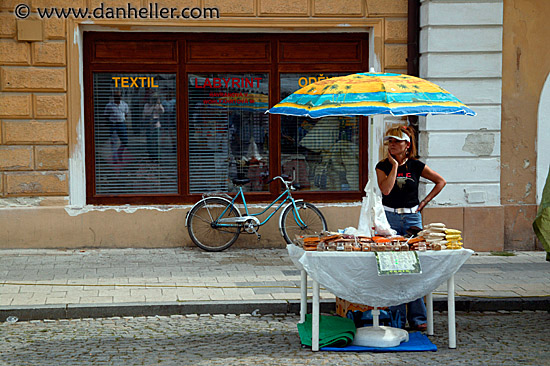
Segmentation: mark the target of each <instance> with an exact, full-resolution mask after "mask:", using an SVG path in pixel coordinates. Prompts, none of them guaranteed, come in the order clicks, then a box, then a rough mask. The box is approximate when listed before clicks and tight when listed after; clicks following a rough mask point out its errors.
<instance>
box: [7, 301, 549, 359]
mask: <svg viewBox="0 0 550 366" xmlns="http://www.w3.org/2000/svg"><path fill="white" fill-rule="evenodd" d="M298 320H299V317H298V316H296V315H280V316H278V315H263V316H251V315H250V314H245V315H209V314H203V315H187V316H182V315H175V316H171V317H135V318H134V317H124V318H104V319H76V320H75V319H73V320H55V321H54V320H50V321H48V320H33V321H30V322H18V323H13V324H10V323H2V324H0V333H1V334H2V337H0V364H1V365H17V366H22V365H253V364H258V365H404V364H408V365H458V364H460V365H518V364H521V365H534V366H535V365H536V366H540V365H550V350H549V347H548V339H549V336H550V331H549V329H550V314H549V313H547V312H542V311H536V312H529V311H524V312H503V311H501V312H498V313H495V312H486V313H457V332H458V343H457V345H458V348H457V349H455V350H451V349H448V347H447V332H446V313H437V312H436V314H435V330H436V335H435V336H433V337H431V340H432V342H433V343H435V344H436V345H437V347H438V351H437V352H419V353H367V352H363V353H346V352H317V353H312V352H311V350H309V349H302V348H301V347H300V341H299V338H298V331H297V328H296V324H297V322H298Z"/></svg>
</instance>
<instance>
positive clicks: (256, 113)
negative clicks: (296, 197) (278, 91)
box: [188, 73, 269, 193]
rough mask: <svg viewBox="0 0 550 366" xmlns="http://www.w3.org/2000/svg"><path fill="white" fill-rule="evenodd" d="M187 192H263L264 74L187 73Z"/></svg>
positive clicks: (265, 144) (265, 138) (265, 158)
mask: <svg viewBox="0 0 550 366" xmlns="http://www.w3.org/2000/svg"><path fill="white" fill-rule="evenodd" d="M188 88H189V192H190V193H202V192H208V191H223V192H233V191H235V190H236V187H234V186H233V182H232V180H233V179H234V178H248V179H250V183H248V184H246V185H245V186H244V187H243V189H244V190H245V191H267V189H268V187H267V185H266V182H267V180H268V176H269V170H268V166H269V146H268V142H269V116H268V115H266V114H265V111H266V110H267V108H268V92H269V75H268V74H264V73H223V74H222V73H212V74H208V73H200V74H189V75H188Z"/></svg>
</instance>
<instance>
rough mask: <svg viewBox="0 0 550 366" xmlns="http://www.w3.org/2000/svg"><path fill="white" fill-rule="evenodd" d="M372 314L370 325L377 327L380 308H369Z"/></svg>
mask: <svg viewBox="0 0 550 366" xmlns="http://www.w3.org/2000/svg"><path fill="white" fill-rule="evenodd" d="M371 314H372V326H373V327H379V326H380V309H378V308H377V307H375V308H374V309H372V310H371Z"/></svg>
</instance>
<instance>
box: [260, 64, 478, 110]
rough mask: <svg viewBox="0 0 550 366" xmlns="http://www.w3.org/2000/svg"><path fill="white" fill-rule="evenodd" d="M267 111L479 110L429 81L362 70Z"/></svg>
mask: <svg viewBox="0 0 550 366" xmlns="http://www.w3.org/2000/svg"><path fill="white" fill-rule="evenodd" d="M267 113H272V114H284V115H290V116H304V117H311V118H321V117H327V116H352V115H355V116H357V115H360V116H370V115H376V114H391V115H394V116H406V115H419V116H425V115H428V114H461V115H469V116H475V115H476V113H475V112H474V111H473V110H471V109H470V108H468V107H467V106H466V105H465V104H463V103H462V102H461V101H460V100H458V99H457V98H456V97H455V96H454V95H452V94H451V93H449V92H448V91H446V90H445V89H443V88H441V87H440V86H438V85H436V84H434V83H431V82H429V81H427V80H424V79H421V78H417V77H414V76H410V75H402V74H391V73H374V72H369V73H358V74H352V75H347V76H339V77H334V78H330V79H325V80H321V81H318V82H316V83H313V84H310V85H308V86H305V87H303V88H302V89H300V90H298V91H296V92H294V93H293V94H291V95H289V96H288V97H287V98H285V99H283V100H282V101H281V102H280V103H278V104H277V105H275V106H274V107H273V108H271V109H269V110H267Z"/></svg>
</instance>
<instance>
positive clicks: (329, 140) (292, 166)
mask: <svg viewBox="0 0 550 366" xmlns="http://www.w3.org/2000/svg"><path fill="white" fill-rule="evenodd" d="M342 75H345V74H326V75H325V74H303V73H300V74H282V75H281V99H283V98H286V97H287V96H288V95H290V94H292V93H293V92H294V91H296V90H298V89H299V88H301V87H304V86H306V85H308V84H310V83H311V82H315V81H316V80H317V78H319V77H327V78H330V77H335V76H342ZM281 171H282V173H283V174H286V175H289V176H291V177H293V178H294V180H295V182H296V183H297V185H298V187H299V188H300V189H301V190H309V191H349V190H355V191H357V190H359V118H358V117H325V118H319V119H311V118H304V117H293V116H281Z"/></svg>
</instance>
